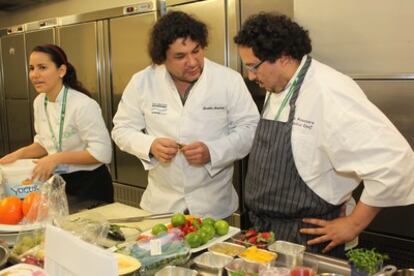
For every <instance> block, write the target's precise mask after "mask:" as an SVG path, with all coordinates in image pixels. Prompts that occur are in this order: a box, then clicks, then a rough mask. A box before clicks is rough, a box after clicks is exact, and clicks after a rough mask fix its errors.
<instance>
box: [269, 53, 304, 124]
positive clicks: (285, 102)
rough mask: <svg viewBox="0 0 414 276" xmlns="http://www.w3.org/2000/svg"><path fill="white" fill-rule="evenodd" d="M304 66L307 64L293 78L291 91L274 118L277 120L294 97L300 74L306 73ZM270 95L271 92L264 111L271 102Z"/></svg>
mask: <svg viewBox="0 0 414 276" xmlns="http://www.w3.org/2000/svg"><path fill="white" fill-rule="evenodd" d="M308 58H309V57H308ZM304 68H305V66H303V67H302V68H301V69H300V71H299V73H298V75H297V76H296V78H295V79H294V80H293V83H292V85H291V86H290V88H289V91H288V92H287V94H286V96H285V98H284V99H283V101H282V103H281V105H280V106H279V109H278V111H277V113H276V116H275V119H274V120H275V121H277V120H278V119H279V117H280V114H281V113H282V111H283V109H284V108H285V107H286V105H287V104H288V102H289V100H290V98H291V97H292V95H293V92H294V91H295V88H296V85H297V82H298V79H299V76H301V75H303V73H306V70H305V71H304ZM270 96H271V94H269V97H267V99H266V102H265V103H264V106H263V112H264V111H265V110H266V108H267V105H268V104H269V99H270ZM263 114H264V113H263Z"/></svg>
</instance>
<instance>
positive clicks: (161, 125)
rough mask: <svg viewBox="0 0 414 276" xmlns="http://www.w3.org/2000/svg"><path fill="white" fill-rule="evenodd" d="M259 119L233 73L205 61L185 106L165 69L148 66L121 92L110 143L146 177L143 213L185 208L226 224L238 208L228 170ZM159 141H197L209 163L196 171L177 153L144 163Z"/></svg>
mask: <svg viewBox="0 0 414 276" xmlns="http://www.w3.org/2000/svg"><path fill="white" fill-rule="evenodd" d="M258 120H259V113H258V111H257V107H256V105H255V103H254V101H253V99H252V97H251V95H250V93H249V91H248V90H247V87H246V85H245V83H244V81H243V79H242V77H241V76H240V74H238V73H237V72H235V71H233V70H231V69H229V68H227V67H224V66H222V65H219V64H217V63H214V62H212V61H210V60H208V59H204V69H203V72H202V74H201V76H200V78H199V79H198V81H197V82H196V83H195V84H194V86H193V87H192V89H191V90H190V93H189V95H188V98H187V101H186V102H185V105H184V106H183V104H182V102H181V99H180V96H179V93H178V91H177V89H176V87H175V84H174V82H173V80H172V78H171V76H170V74H169V73H168V71H167V70H166V67H165V66H164V65H159V66H157V65H153V66H149V67H147V68H146V69H144V70H142V71H140V72H138V73H136V74H135V75H134V76H133V77H132V79H131V80H130V82H129V83H128V85H127V87H126V88H125V91H124V93H123V95H122V99H121V102H120V103H119V106H118V111H117V113H116V115H115V117H114V120H113V122H114V128H113V130H112V138H113V139H114V141H115V143H116V144H117V145H118V146H119V148H120V149H121V150H123V151H126V152H128V153H130V154H133V155H135V156H137V157H138V158H140V160H141V161H142V163H143V165H144V167H145V169H146V170H149V173H148V186H147V189H146V190H145V192H144V195H143V197H142V200H141V207H142V208H144V209H145V210H149V211H152V212H165V211H176V212H178V211H183V210H184V209H186V208H188V209H189V210H190V212H191V213H192V214H195V215H200V216H211V217H214V218H224V217H227V216H229V215H231V214H232V213H233V212H234V211H235V210H236V209H237V207H238V197H237V193H236V191H235V189H234V187H233V185H232V177H233V163H234V161H235V160H237V159H241V158H243V157H244V156H246V155H247V154H248V153H249V151H250V148H251V145H252V141H253V136H254V132H255V130H256V126H257V123H258ZM143 129H145V132H146V133H145V134H144V133H143V131H142V130H143ZM158 137H168V138H170V139H173V140H175V141H177V142H178V143H181V144H189V143H192V142H195V141H202V142H203V143H205V144H206V145H207V147H208V149H209V151H210V156H211V161H210V162H209V163H207V164H205V165H204V166H193V165H190V164H189V163H188V162H187V160H186V159H185V158H184V156H183V154H182V153H180V152H179V153H178V154H177V155H176V156H175V157H174V159H173V160H172V162H171V163H168V164H164V163H159V162H158V161H157V160H156V159H155V158H150V157H149V152H150V147H151V144H152V142H153V141H154V139H155V138H158Z"/></svg>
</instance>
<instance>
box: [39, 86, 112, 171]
mask: <svg viewBox="0 0 414 276" xmlns="http://www.w3.org/2000/svg"><path fill="white" fill-rule="evenodd" d="M63 90H64V87H62V89H61V91H60V92H59V95H58V96H57V97H56V101H55V102H50V101H49V102H48V103H47V112H48V114H49V118H50V123H51V126H52V128H53V133H54V135H55V137H56V139H58V136H59V126H60V114H61V110H62V101H63ZM45 96H46V94H45V93H40V94H39V95H38V96H37V97H36V98H35V100H34V102H33V107H34V127H35V131H36V135H35V137H34V142H35V143H39V144H40V145H41V146H42V147H44V148H45V149H46V151H47V153H48V154H53V153H56V152H57V150H56V147H55V143H54V142H53V138H52V134H51V133H50V128H49V124H48V122H47V117H46V111H45V108H44V99H45ZM56 143H57V141H56ZM83 150H87V151H88V152H89V153H90V154H91V155H92V156H93V157H94V158H95V159H96V160H98V161H99V162H101V163H106V164H107V163H110V162H111V158H112V145H111V138H110V136H109V132H108V130H107V128H106V125H105V122H104V120H103V117H102V112H101V109H100V107H99V105H98V103H97V102H96V101H95V100H93V99H92V98H90V97H88V96H87V95H85V94H83V93H81V92H79V91H76V90H73V89H71V88H69V89H68V94H67V100H66V113H65V120H64V127H63V135H62V151H83ZM101 165H102V164H85V165H84V164H79V165H78V164H70V165H64V166H60V168H64V170H65V173H71V172H75V171H91V170H94V169H96V168H97V167H99V166H101Z"/></svg>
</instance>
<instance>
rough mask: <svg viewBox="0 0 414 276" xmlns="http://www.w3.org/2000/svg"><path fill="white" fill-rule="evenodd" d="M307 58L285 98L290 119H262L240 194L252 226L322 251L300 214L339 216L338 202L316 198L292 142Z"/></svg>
mask: <svg viewBox="0 0 414 276" xmlns="http://www.w3.org/2000/svg"><path fill="white" fill-rule="evenodd" d="M311 61H312V58H311V57H309V56H308V57H307V60H306V62H305V64H304V66H303V67H302V69H301V71H300V72H299V74H298V77H297V83H296V86H295V88H294V89H293V94H292V97H291V99H290V102H289V104H290V113H289V119H288V121H287V122H279V121H274V120H266V119H263V118H261V119H260V122H259V124H258V126H257V130H256V137H255V140H254V143H253V147H252V151H251V152H250V156H249V163H248V171H247V176H246V187H245V195H244V197H245V203H246V207H247V210H248V215H249V221H250V223H251V224H252V226H253V227H255V228H257V229H258V230H260V231H270V230H271V231H274V232H275V235H276V239H277V240H285V241H290V242H294V243H298V244H303V245H305V246H306V247H307V249H306V250H307V251H310V252H315V253H321V251H322V249H323V248H324V247H325V246H326V245H327V244H328V243H323V244H320V245H315V246H308V245H306V242H307V241H308V240H310V239H313V238H315V237H316V236H313V235H305V234H301V233H299V229H301V228H307V227H315V226H314V225H309V224H305V223H303V222H302V219H303V218H305V217H309V218H320V219H325V220H332V219H335V218H337V217H338V216H339V214H340V209H341V206H340V205H339V206H336V205H332V204H330V203H328V202H327V201H325V200H324V199H322V198H320V197H319V196H318V195H317V194H316V193H315V192H313V191H312V190H311V189H310V188H309V187H308V186H307V185H306V183H305V182H304V181H303V180H302V178H301V176H300V175H299V173H298V170H297V168H296V165H295V161H294V159H293V153H292V143H291V137H292V125H293V119H294V115H295V109H296V105H295V103H296V99H297V98H298V95H299V90H300V87H301V86H302V83H303V79H304V77H305V75H306V72H307V70H308V69H309V66H310V64H311ZM328 254H329V255H332V256H337V257H343V256H344V246H343V245H342V246H338V247H336V248H335V249H333V250H331V252H330V253H328Z"/></svg>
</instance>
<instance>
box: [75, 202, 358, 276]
mask: <svg viewBox="0 0 414 276" xmlns="http://www.w3.org/2000/svg"><path fill="white" fill-rule="evenodd" d="M150 214H151V213H149V212H147V211H144V210H142V209H139V208H136V207H131V206H128V205H125V204H122V203H112V204H108V205H105V206H101V207H97V208H94V209H90V210H86V211H81V212H79V213H76V214H73V215H71V217H73V218H76V217H102V218H104V219H112V218H124V217H134V216H145V215H150ZM168 222H170V219H169V218H163V219H151V220H144V221H141V222H134V223H119V225H126V226H129V227H135V229H132V228H122V231H123V233H124V234H125V238H126V240H127V241H131V240H135V239H136V237H137V236H138V235H139V234H140V231H139V230H138V229H140V230H141V231H142V232H145V231H147V230H149V229H151V228H152V226H154V225H155V224H157V223H168ZM115 244H116V242H114V241H111V240H107V241H106V242H105V244H104V246H107V247H111V246H113V245H115ZM201 253H202V252H199V253H197V254H194V256H192V258H191V260H190V261H189V263H188V264H187V267H191V268H193V269H196V270H198V271H199V275H206V276H207V275H215V274H212V273H210V272H208V271H203V270H201V269H199V268H197V267H195V266H194V264H193V262H192V259H193V258H194V257H195V256H197V255H199V254H201ZM315 260H316V261H317V262H318V273H335V274H339V275H343V276H349V275H350V274H351V272H350V267H349V265H348V264H347V262H346V261H344V260H340V259H335V258H331V257H328V256H325V255H319V254H312V253H305V255H304V265H310V263H311V262H314V261H315Z"/></svg>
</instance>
